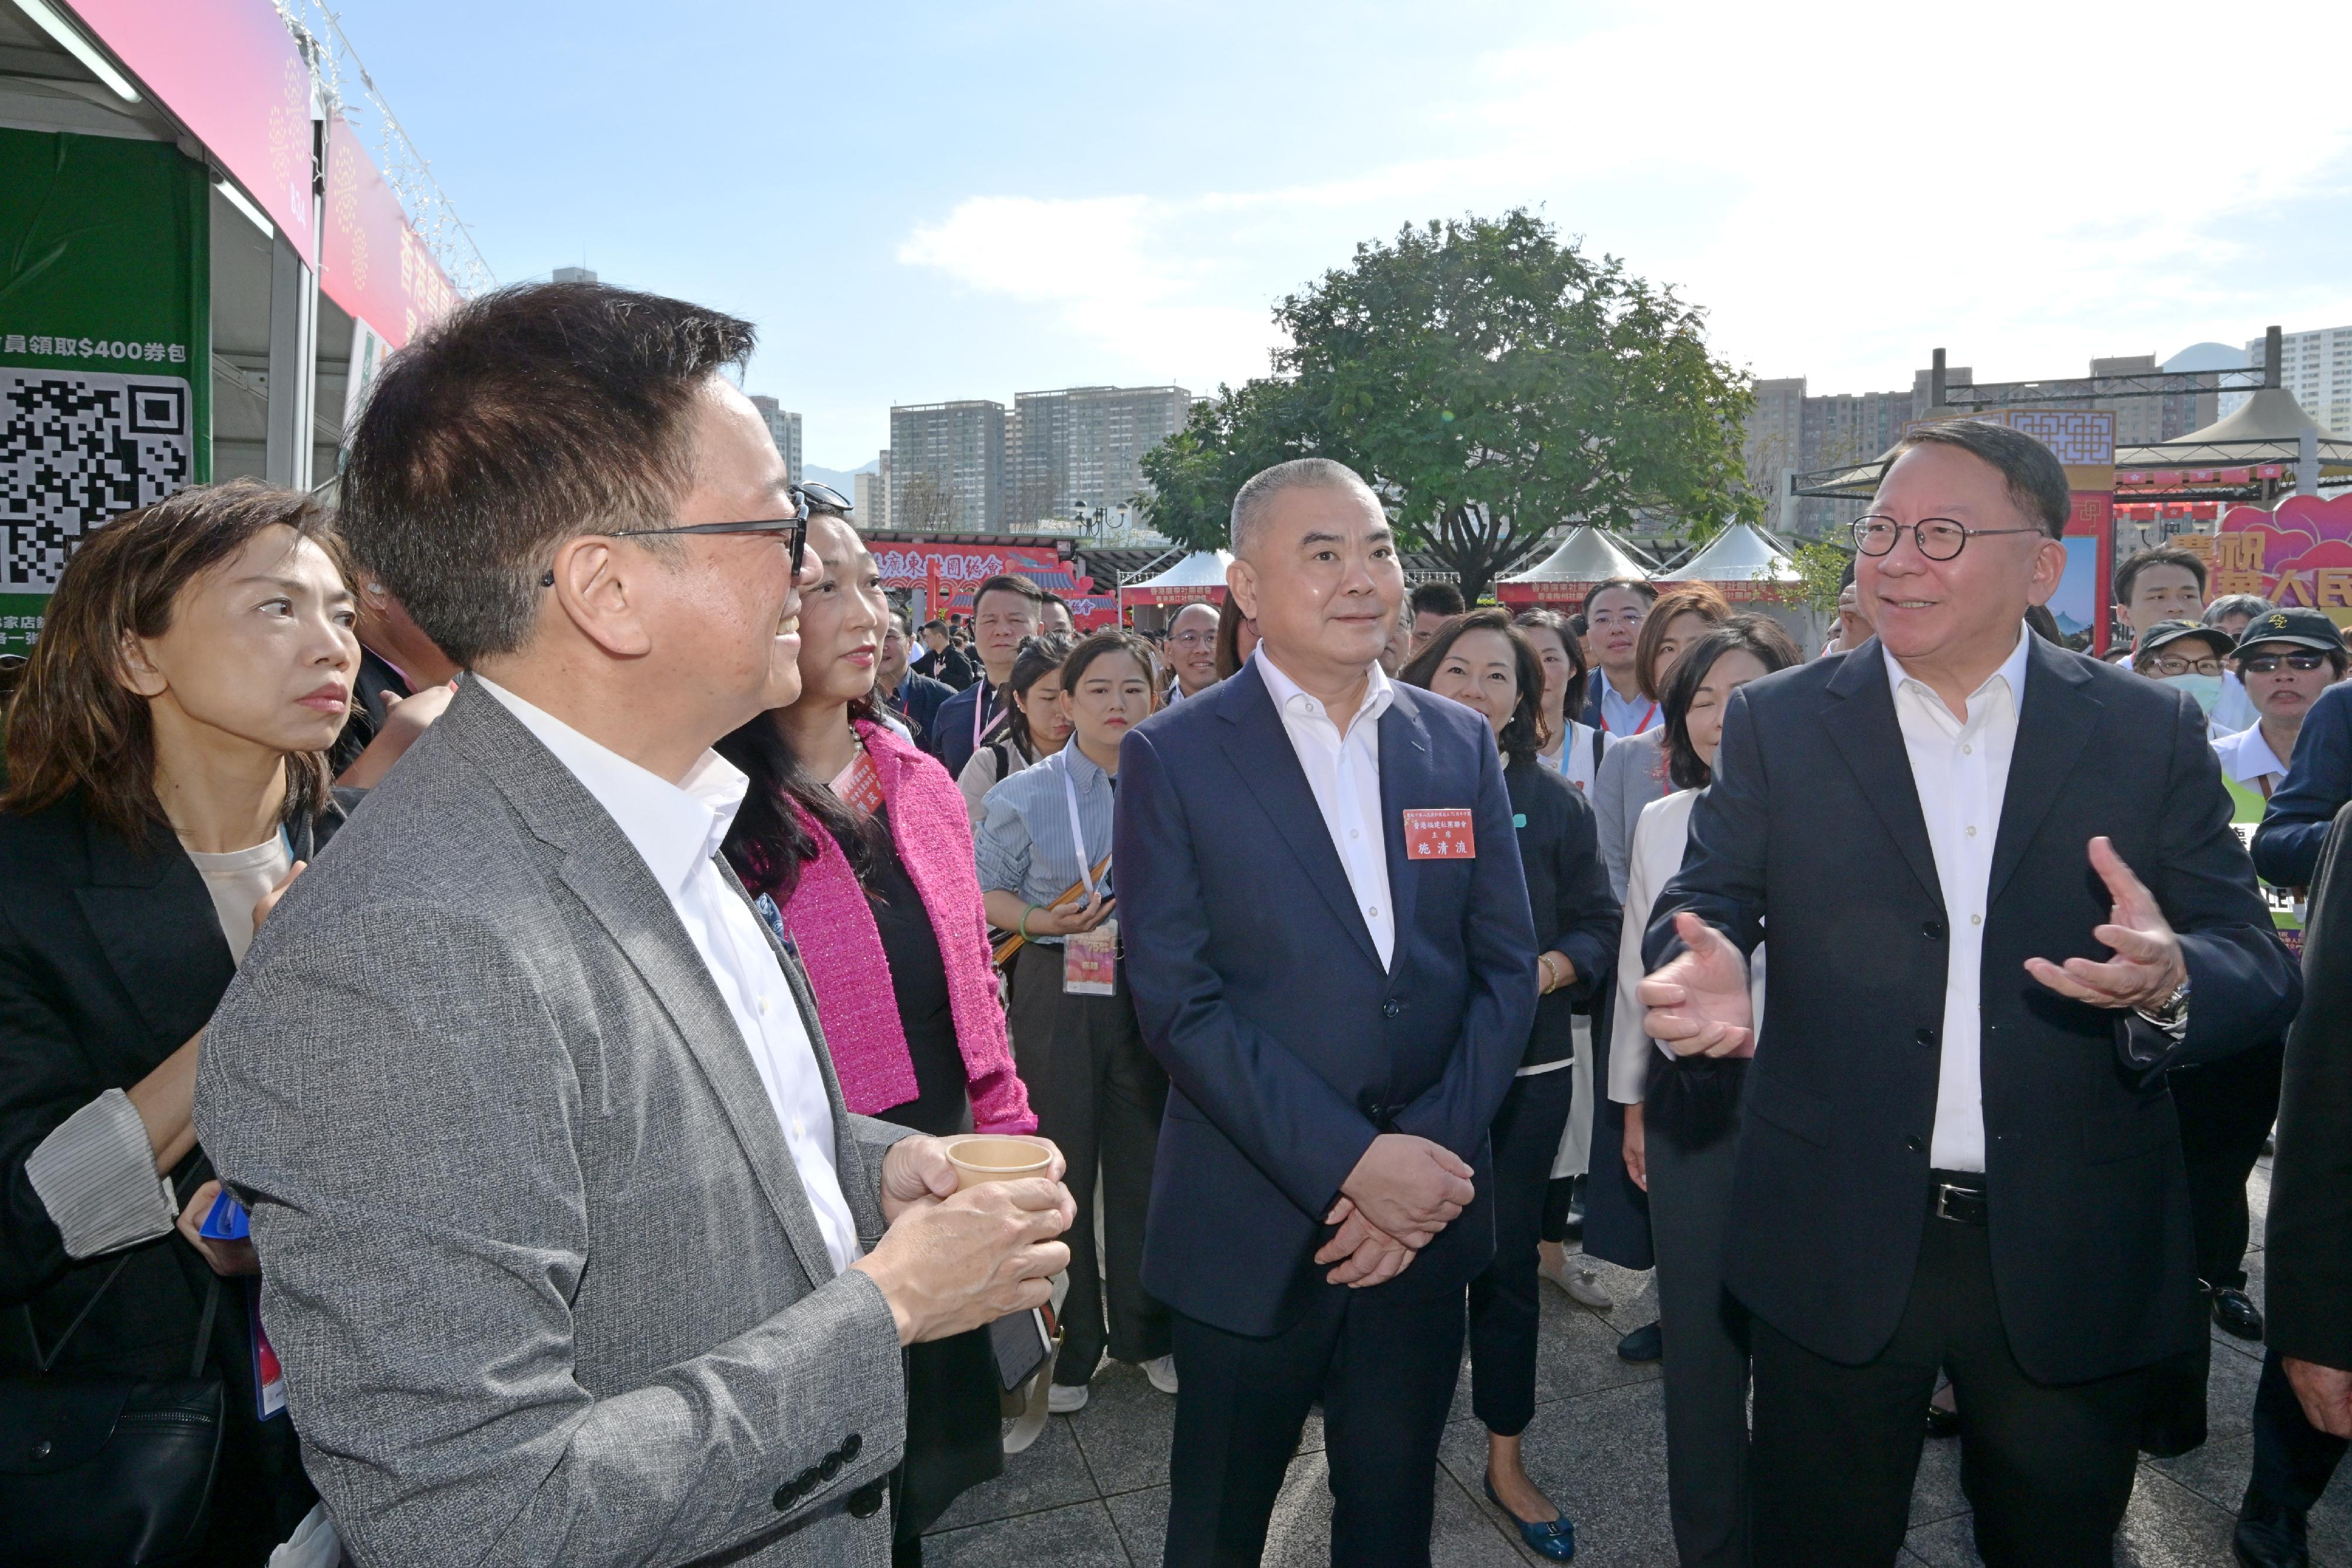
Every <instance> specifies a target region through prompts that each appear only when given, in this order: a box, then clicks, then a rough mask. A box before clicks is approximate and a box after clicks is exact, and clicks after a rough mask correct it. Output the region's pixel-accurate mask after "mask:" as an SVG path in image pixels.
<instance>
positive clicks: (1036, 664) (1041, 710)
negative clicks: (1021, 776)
mask: <svg viewBox="0 0 2352 1568" xmlns="http://www.w3.org/2000/svg"><path fill="white" fill-rule="evenodd" d="M1069 656H1070V640H1069V639H1068V638H1067V637H1059V636H1045V637H1032V638H1030V639H1028V640H1027V641H1026V642H1024V643H1022V644H1021V653H1020V654H1019V655H1018V656H1017V657H1016V658H1014V659H1013V673H1012V674H1009V675H1007V676H1005V677H1004V698H1005V702H1004V727H1003V729H1002V730H1001V731H999V732H998V734H997V737H996V738H995V739H993V740H987V741H982V743H981V744H980V745H979V746H978V747H975V748H974V749H973V751H972V754H971V761H969V762H967V763H965V764H964V765H963V771H962V772H961V773H959V774H957V775H956V788H957V789H961V790H962V791H963V800H964V807H965V809H966V810H967V811H968V812H969V814H970V815H971V825H972V828H973V829H974V831H977V830H978V829H979V827H980V820H981V817H982V814H983V809H982V803H983V802H985V801H986V800H987V799H988V792H989V791H990V790H991V789H995V788H996V787H997V786H998V785H999V784H1002V783H1003V782H1004V781H1005V780H1006V779H1010V778H1012V777H1013V775H1014V774H1015V773H1018V772H1020V771H1021V770H1022V769H1023V768H1031V767H1034V766H1035V765H1036V762H1037V759H1038V758H1041V757H1044V756H1045V755H1047V754H1048V753H1049V752H1055V751H1059V750H1061V749H1062V743H1063V742H1065V741H1066V740H1068V739H1069V738H1070V718H1069V715H1067V714H1066V713H1065V712H1063V711H1062V661H1063V660H1065V659H1066V658H1068V657H1069Z"/></svg>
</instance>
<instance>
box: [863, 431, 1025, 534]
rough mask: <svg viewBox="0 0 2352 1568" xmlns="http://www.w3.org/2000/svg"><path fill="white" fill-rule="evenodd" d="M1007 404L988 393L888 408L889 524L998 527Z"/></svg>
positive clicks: (928, 528) (957, 529)
mask: <svg viewBox="0 0 2352 1568" xmlns="http://www.w3.org/2000/svg"><path fill="white" fill-rule="evenodd" d="M1005 416H1006V410H1005V407H1004V405H1003V403H1001V402H993V401H992V400H990V399H987V398H967V399H964V400H962V401H961V402H929V403H919V404H915V405H913V406H908V407H898V408H893V409H892V410H891V411H890V485H889V491H890V524H891V527H893V528H898V529H900V530H902V531H918V532H925V533H989V534H992V533H1001V532H1003V529H1004V526H1005V515H1006V512H1005V498H1004V490H1005V484H1004V437H1005V423H1006V418H1005Z"/></svg>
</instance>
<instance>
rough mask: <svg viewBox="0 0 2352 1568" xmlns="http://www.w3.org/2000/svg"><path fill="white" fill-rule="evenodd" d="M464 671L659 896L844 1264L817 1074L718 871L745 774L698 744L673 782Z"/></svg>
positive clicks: (739, 905) (844, 1207)
mask: <svg viewBox="0 0 2352 1568" xmlns="http://www.w3.org/2000/svg"><path fill="white" fill-rule="evenodd" d="M470 678H471V679H473V680H477V681H480V682H481V685H482V689H483V690H484V691H486V692H488V693H489V694H490V695H492V696H494V697H496V698H498V699H499V701H500V702H501V703H504V704H505V705H506V706H507V711H509V713H511V714H513V715H514V716H515V717H516V719H517V720H518V721H520V723H521V725H522V727H524V728H525V729H528V730H530V733H531V734H532V735H534V736H536V737H538V738H539V741H540V744H541V745H542V746H544V747H547V749H548V750H550V751H551V752H553V753H554V754H555V759H556V760H557V761H559V762H561V763H562V764H563V766H564V767H566V768H570V769H571V770H572V777H573V778H575V779H579V780H580V785H581V788H582V789H585V790H587V791H588V793H589V794H591V795H593V796H594V797H595V798H596V803H597V804H598V805H600V806H602V807H604V810H606V811H607V812H609V813H610V814H611V816H612V818H613V821H614V825H615V826H617V827H618V828H619V829H620V830H621V833H622V835H623V836H624V837H625V838H626V839H627V840H628V841H629V843H630V844H631V846H632V847H634V848H635V850H636V852H637V853H638V855H639V856H640V857H641V858H642V859H643V860H644V861H645V863H646V871H647V872H649V873H652V876H653V879H654V882H655V883H656V885H658V886H659V887H660V888H661V890H662V892H663V893H664V894H667V896H668V898H669V903H670V908H671V909H673V910H675V911H676V912H677V919H678V924H679V925H683V926H685V927H686V934H687V936H688V939H689V940H691V941H692V942H693V943H694V950H695V951H696V952H697V953H698V954H700V955H701V956H702V965H703V967H704V968H706V969H708V970H709V972H710V980H711V983H712V984H713V985H715V986H716V987H718V988H719V997H720V998H722V999H723V1000H724V1001H725V1002H726V1003H727V1010H728V1011H729V1012H730V1013H731V1014H733V1015H734V1019H735V1028H736V1030H737V1031H738V1032H739V1033H740V1034H741V1036H742V1037H743V1048H744V1050H745V1051H749V1052H750V1053H751V1064H752V1066H753V1067H755V1068H757V1069H758V1071H759V1073H760V1082H761V1084H762V1085H763V1086H764V1087H765V1088H766V1089H767V1091H768V1101H769V1104H770V1106H771V1107H772V1109H773V1110H774V1112H775V1113H776V1122H777V1124H778V1125H779V1126H780V1127H781V1128H782V1130H783V1134H784V1146H785V1147H786V1148H787V1149H788V1150H789V1151H791V1154H792V1156H793V1169H794V1170H795V1171H797V1172H798V1173H799V1175H800V1179H801V1188H802V1190H803V1192H805V1193H806V1194H807V1195H808V1202H809V1208H810V1209H811V1210H812V1211H813V1212H814V1214H815V1216H816V1224H817V1228H818V1230H820V1231H822V1232H823V1233H824V1249H825V1253H826V1255H827V1256H828V1257H830V1258H831V1259H832V1260H833V1267H834V1270H835V1272H836V1273H838V1272H839V1271H840V1270H844V1269H846V1268H848V1267H849V1265H850V1264H851V1263H853V1262H855V1261H856V1260H857V1257H858V1247H857V1222H856V1219H855V1218H852V1217H851V1215H850V1212H849V1200H848V1199H847V1198H845V1197H843V1196H842V1191H841V1172H840V1168H839V1166H837V1165H836V1164H835V1149H834V1141H833V1103H832V1102H831V1101H830V1100H829V1099H827V1098H826V1096H825V1092H824V1073H823V1071H820V1070H819V1069H818V1067H817V1062H816V1050H815V1047H814V1046H813V1045H812V1044H811V1043H810V1042H809V1036H808V1025H807V1024H806V1022H805V1021H804V1020H803V1019H802V1018H801V1009H800V1007H799V1004H798V1003H796V1002H795V1001H794V1000H793V991H792V988H791V987H790V986H789V985H787V984H786V983H785V981H784V976H783V970H782V968H781V967H779V966H778V964H777V962H776V956H775V952H774V950H773V949H772V948H771V947H770V946H768V939H767V937H766V936H765V935H764V934H763V933H762V932H761V929H760V917H759V916H758V915H755V914H753V913H752V911H751V905H750V904H746V903H744V902H743V900H742V899H740V898H739V897H737V896H736V895H735V893H734V891H733V890H732V889H730V887H729V886H728V885H727V881H726V879H725V878H724V877H722V876H720V875H719V866H718V861H717V856H718V854H719V844H720V842H721V841H724V840H725V838H726V837H727V830H728V828H729V827H730V825H732V824H733V822H734V821H735V812H736V810H737V809H738V808H739V807H740V806H741V805H742V804H743V793H744V790H745V789H747V788H749V786H750V782H751V781H750V780H749V779H746V778H745V777H744V776H743V773H742V771H741V769H740V768H736V767H735V766H734V765H733V764H731V763H730V762H729V761H727V759H726V758H722V757H720V756H719V754H718V753H717V752H715V751H706V752H704V753H703V754H702V757H701V758H700V759H699V760H698V761H697V762H696V763H695V765H694V767H693V768H691V769H689V770H688V773H687V775H686V778H685V779H684V780H683V781H682V782H680V783H677V784H672V783H670V782H669V781H668V780H667V779H663V778H661V777H660V776H658V775H657V774H654V773H649V772H647V771H646V769H645V768H640V767H638V766H637V765H636V764H635V763H634V762H632V761H630V760H629V759H628V758H625V757H623V756H621V755H620V754H619V753H618V752H615V751H613V750H610V749H608V748H607V747H603V746H600V745H598V744H597V743H596V742H595V741H593V740H591V739H589V738H588V737H586V736H584V735H583V734H581V733H580V732H579V731H578V730H576V729H574V728H572V727H571V726H570V725H568V724H565V723H564V722H563V721H562V719H560V718H557V717H556V716H554V715H552V714H550V713H548V712H546V711H545V710H543V709H541V708H539V707H536V706H532V705H531V704H530V703H528V702H525V701H524V700H523V699H522V698H520V697H519V696H517V695H514V694H513V693H512V692H509V691H507V690H504V689H503V688H501V687H500V686H499V685H498V684H497V683H496V682H494V681H489V680H485V679H483V677H482V676H480V675H479V674H476V675H474V676H472V677H470Z"/></svg>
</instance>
